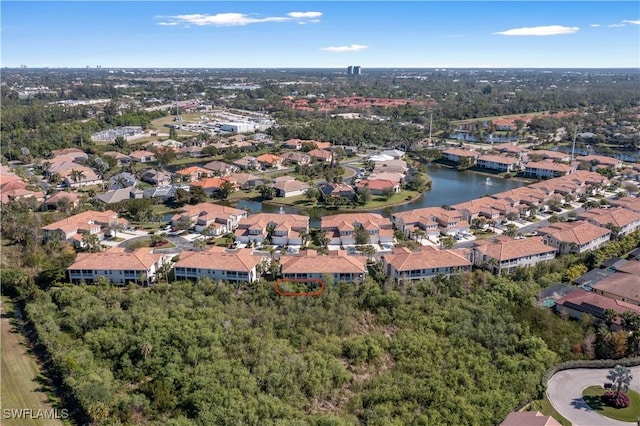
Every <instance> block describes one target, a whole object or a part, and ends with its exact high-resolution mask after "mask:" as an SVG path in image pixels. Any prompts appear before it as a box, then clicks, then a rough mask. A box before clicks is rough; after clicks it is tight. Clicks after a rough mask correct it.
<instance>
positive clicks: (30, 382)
mask: <svg viewBox="0 0 640 426" xmlns="http://www.w3.org/2000/svg"><path fill="white" fill-rule="evenodd" d="M0 303H1V304H2V305H1V307H2V319H1V320H0V321H1V325H0V328H1V332H2V370H0V371H1V382H2V386H1V388H0V390H1V392H0V397H1V401H0V406H1V408H2V413H3V415H2V424H3V425H5V426H7V425H19V426H25V425H27V426H29V425H40V426H41V425H62V424H65V423H63V422H62V421H61V420H53V419H47V420H44V419H42V418H40V419H38V418H35V417H36V416H37V414H38V410H49V411H46V413H47V414H51V413H52V410H53V409H54V406H53V405H52V404H51V401H50V399H49V397H48V396H47V394H46V393H45V392H43V389H44V390H46V387H47V385H46V379H45V378H44V376H43V375H42V373H41V372H40V369H39V368H38V365H37V364H36V361H35V359H34V357H33V356H32V355H30V354H29V353H28V352H27V349H26V346H25V343H24V338H23V337H22V336H21V335H20V334H18V333H16V332H14V331H13V325H12V324H11V321H10V318H13V306H12V305H11V303H10V301H9V299H8V298H6V297H2V298H1V299H0ZM6 409H31V410H32V413H31V415H28V416H27V418H22V419H7V418H5V411H4V410H6ZM57 413H58V414H59V415H62V413H63V412H62V411H61V410H60V409H59V408H58V411H57ZM32 417H34V418H32Z"/></svg>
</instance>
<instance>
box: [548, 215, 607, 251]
mask: <svg viewBox="0 0 640 426" xmlns="http://www.w3.org/2000/svg"><path fill="white" fill-rule="evenodd" d="M538 233H539V234H546V235H550V236H552V237H553V238H555V239H556V240H558V241H562V242H567V243H575V244H578V245H583V244H587V243H589V242H590V241H593V240H595V239H597V238H600V237H604V236H605V235H610V234H611V231H610V230H609V229H607V228H603V227H601V226H596V225H594V224H592V223H589V222H585V221H577V222H566V223H561V222H558V223H554V224H552V225H549V226H545V227H544V228H540V229H538Z"/></svg>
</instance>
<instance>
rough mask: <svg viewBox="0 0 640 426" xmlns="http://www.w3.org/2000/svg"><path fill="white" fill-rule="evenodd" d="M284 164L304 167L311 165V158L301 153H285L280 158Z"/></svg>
mask: <svg viewBox="0 0 640 426" xmlns="http://www.w3.org/2000/svg"><path fill="white" fill-rule="evenodd" d="M280 157H281V158H282V161H283V163H284V164H295V165H298V166H306V165H307V164H310V163H311V157H309V156H308V155H307V154H303V153H301V152H285V153H284V154H282V155H281V156H280Z"/></svg>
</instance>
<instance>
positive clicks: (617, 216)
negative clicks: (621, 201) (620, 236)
mask: <svg viewBox="0 0 640 426" xmlns="http://www.w3.org/2000/svg"><path fill="white" fill-rule="evenodd" d="M578 218H579V219H586V220H590V221H593V222H595V223H597V224H599V225H603V226H605V225H607V224H609V223H611V224H613V225H616V226H619V227H624V226H627V225H629V224H631V223H633V222H637V221H640V213H636V212H633V211H631V210H627V209H625V208H622V207H616V208H613V209H591V210H588V211H586V212H584V213H580V214H579V215H578Z"/></svg>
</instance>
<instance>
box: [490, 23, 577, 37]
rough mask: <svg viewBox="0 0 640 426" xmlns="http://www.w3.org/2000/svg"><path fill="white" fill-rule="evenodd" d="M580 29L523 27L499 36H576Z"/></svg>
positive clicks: (549, 26) (504, 32)
mask: <svg viewBox="0 0 640 426" xmlns="http://www.w3.org/2000/svg"><path fill="white" fill-rule="evenodd" d="M579 30H580V28H578V27H563V26H562V25H546V26H540V27H522V28H514V29H511V30H506V31H500V32H497V33H493V34H497V35H505V36H552V35H560V34H574V33H576V32H578V31H579Z"/></svg>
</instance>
